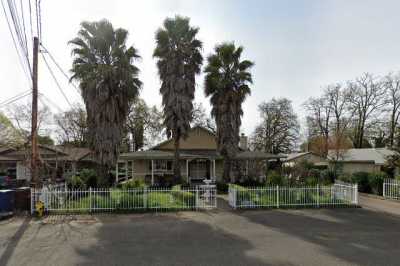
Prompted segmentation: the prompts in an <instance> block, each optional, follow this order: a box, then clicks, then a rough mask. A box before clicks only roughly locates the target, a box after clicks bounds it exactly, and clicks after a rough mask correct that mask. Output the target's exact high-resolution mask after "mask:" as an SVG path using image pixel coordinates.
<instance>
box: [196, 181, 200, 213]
mask: <svg viewBox="0 0 400 266" xmlns="http://www.w3.org/2000/svg"><path fill="white" fill-rule="evenodd" d="M198 209H199V187H198V186H196V211H197V210H198Z"/></svg>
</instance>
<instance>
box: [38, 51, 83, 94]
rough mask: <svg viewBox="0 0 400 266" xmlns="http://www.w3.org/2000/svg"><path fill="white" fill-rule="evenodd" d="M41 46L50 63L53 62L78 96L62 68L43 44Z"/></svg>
mask: <svg viewBox="0 0 400 266" xmlns="http://www.w3.org/2000/svg"><path fill="white" fill-rule="evenodd" d="M41 46H42V48H43V49H44V52H45V53H47V54H48V55H49V57H50V59H51V61H53V63H54V64H55V65H56V67H57V68H58V70H59V71H60V72H61V73H62V74H63V75H64V77H65V78H66V79H67V80H68V82H70V83H71V84H72V86H73V87H74V88H75V89H76V90H77V91H78V93H79V95H81V91H80V89H79V88H78V87H77V86H76V85H75V84H74V83H72V81H71V78H70V77H68V75H67V73H66V72H65V71H64V70H63V68H62V67H61V66H60V64H59V63H57V61H56V60H55V58H54V56H53V55H52V54H51V53H50V51H49V50H48V49H47V48H46V47H45V46H44V45H43V44H41Z"/></svg>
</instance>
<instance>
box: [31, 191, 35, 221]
mask: <svg viewBox="0 0 400 266" xmlns="http://www.w3.org/2000/svg"><path fill="white" fill-rule="evenodd" d="M34 190H35V189H34V188H31V215H33V214H34V211H33V207H34V205H35V204H34V201H35V199H34V197H35V193H34Z"/></svg>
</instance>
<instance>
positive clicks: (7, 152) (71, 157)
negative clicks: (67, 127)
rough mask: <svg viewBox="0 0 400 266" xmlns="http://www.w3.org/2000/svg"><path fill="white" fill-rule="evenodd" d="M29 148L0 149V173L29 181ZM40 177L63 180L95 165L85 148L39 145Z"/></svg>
mask: <svg viewBox="0 0 400 266" xmlns="http://www.w3.org/2000/svg"><path fill="white" fill-rule="evenodd" d="M29 157H30V149H29V148H20V149H13V148H0V173H4V174H6V175H8V176H10V177H11V178H13V179H16V180H25V181H30V166H29ZM39 158H40V161H41V164H42V166H43V167H41V169H42V172H41V176H42V177H43V178H44V179H47V178H55V179H57V180H60V179H64V178H66V177H68V176H71V175H74V174H76V172H77V171H79V170H80V169H83V168H92V167H94V166H95V165H96V163H95V161H94V160H93V157H92V152H91V151H90V149H87V148H73V147H63V146H47V145H39Z"/></svg>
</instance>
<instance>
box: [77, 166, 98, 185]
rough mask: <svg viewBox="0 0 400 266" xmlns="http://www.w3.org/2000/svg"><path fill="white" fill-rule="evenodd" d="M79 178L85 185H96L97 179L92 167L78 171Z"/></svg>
mask: <svg viewBox="0 0 400 266" xmlns="http://www.w3.org/2000/svg"><path fill="white" fill-rule="evenodd" d="M79 176H80V178H81V180H82V181H83V182H84V183H85V185H86V187H87V188H89V187H98V185H99V184H98V183H99V182H98V180H97V174H96V171H95V170H93V169H82V170H81V171H80V172H79Z"/></svg>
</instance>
